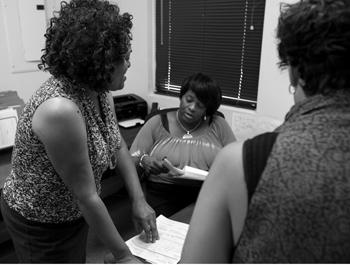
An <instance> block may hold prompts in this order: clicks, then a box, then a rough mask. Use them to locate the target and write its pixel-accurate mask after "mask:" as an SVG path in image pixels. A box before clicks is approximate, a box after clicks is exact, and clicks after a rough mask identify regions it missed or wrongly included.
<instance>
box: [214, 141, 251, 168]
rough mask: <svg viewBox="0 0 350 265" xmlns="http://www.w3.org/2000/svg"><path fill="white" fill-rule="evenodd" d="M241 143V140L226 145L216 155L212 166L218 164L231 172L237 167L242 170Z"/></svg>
mask: <svg viewBox="0 0 350 265" xmlns="http://www.w3.org/2000/svg"><path fill="white" fill-rule="evenodd" d="M243 144H244V142H242V141H236V142H232V143H230V144H228V145H226V146H225V147H224V148H223V149H221V151H220V152H219V153H218V155H217V156H216V158H215V160H214V164H213V166H219V167H221V168H225V169H226V170H228V171H231V172H236V171H237V169H242V170H243V162H242V149H243ZM232 170H234V171H232Z"/></svg>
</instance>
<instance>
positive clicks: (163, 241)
mask: <svg viewBox="0 0 350 265" xmlns="http://www.w3.org/2000/svg"><path fill="white" fill-rule="evenodd" d="M188 227H189V225H188V224H185V223H181V222H177V221H173V220H170V219H168V218H166V217H164V216H163V215H160V216H158V218H157V228H158V232H159V236H160V239H159V240H157V241H156V242H155V243H146V242H145V234H144V232H142V233H141V234H139V235H137V236H135V237H133V238H131V239H129V240H128V241H126V244H127V246H128V247H129V248H130V250H131V252H132V254H133V255H135V256H138V257H140V258H143V259H145V260H146V261H148V262H150V263H155V264H159V263H160V264H176V263H178V262H179V261H180V258H181V252H182V247H183V244H184V242H185V238H186V235H187V231H188Z"/></svg>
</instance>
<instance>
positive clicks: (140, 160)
mask: <svg viewBox="0 0 350 265" xmlns="http://www.w3.org/2000/svg"><path fill="white" fill-rule="evenodd" d="M145 156H148V155H147V154H143V155H142V156H141V157H140V159H139V165H140V167H141V168H143V169H145V168H144V167H143V165H142V163H141V162H142V159H143V158H144V157H145Z"/></svg>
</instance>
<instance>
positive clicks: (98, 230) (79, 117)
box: [1, 0, 158, 263]
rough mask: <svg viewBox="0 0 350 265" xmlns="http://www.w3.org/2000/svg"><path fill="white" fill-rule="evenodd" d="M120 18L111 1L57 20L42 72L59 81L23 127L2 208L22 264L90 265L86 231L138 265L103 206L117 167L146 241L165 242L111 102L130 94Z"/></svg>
mask: <svg viewBox="0 0 350 265" xmlns="http://www.w3.org/2000/svg"><path fill="white" fill-rule="evenodd" d="M119 12H120V11H119V7H118V6H117V5H116V4H110V3H109V2H108V1H105V0H72V1H70V3H68V4H67V3H65V2H62V4H61V10H60V11H59V12H58V15H57V17H54V18H52V19H51V23H50V27H49V28H48V30H47V32H46V35H45V36H46V46H45V49H44V54H43V56H42V58H41V59H42V64H41V65H40V68H41V69H43V70H45V71H49V72H50V73H51V74H52V77H50V78H49V79H48V80H47V81H46V82H45V83H44V84H43V85H42V86H41V87H40V88H39V89H38V90H37V91H36V92H35V93H34V95H33V96H32V97H31V99H30V100H29V102H28V103H27V104H26V106H25V108H24V110H23V113H22V115H21V117H20V120H19V122H18V127H17V132H16V138H15V145H14V148H13V156H12V165H13V169H12V171H11V174H10V175H9V176H8V177H7V179H6V181H5V185H4V188H3V196H2V198H1V211H2V214H3V216H4V220H5V223H6V226H7V228H8V231H9V233H10V235H11V237H12V239H13V242H14V246H15V249H16V252H17V256H18V258H19V262H20V263H85V258H86V257H85V256H86V255H85V251H86V240H87V234H88V229H89V227H90V228H91V229H92V231H93V232H94V233H95V234H96V235H97V236H98V238H99V239H100V240H101V241H102V243H103V244H104V245H105V246H106V247H107V248H108V249H109V250H110V251H111V253H112V254H113V255H114V258H115V260H116V261H117V262H120V263H138V262H139V260H138V259H136V258H135V257H134V256H133V255H132V254H131V252H130V250H129V248H128V247H127V246H126V244H125V243H124V241H123V239H122V237H121V236H120V234H119V233H118V231H117V230H116V228H115V225H114V223H113V221H112V220H111V218H110V216H109V214H108V211H107V209H106V207H105V205H104V203H103V201H102V200H101V198H100V197H99V194H100V193H101V183H100V181H101V177H102V174H103V173H104V172H105V171H106V169H107V167H108V166H109V165H110V163H111V164H113V165H116V169H117V172H118V174H119V175H121V176H122V177H123V180H124V183H125V185H126V188H127V189H128V192H129V195H130V197H131V201H132V209H133V220H134V224H135V225H136V226H137V228H139V229H138V230H139V232H141V231H140V230H141V229H144V230H145V231H146V236H147V241H152V242H154V241H155V239H156V238H157V237H158V232H157V228H156V223H155V222H156V220H155V213H154V210H153V209H152V208H151V207H150V206H149V205H148V204H147V203H146V201H145V198H144V196H143V193H142V190H141V187H140V183H139V179H138V176H137V171H136V169H135V166H134V164H133V161H132V159H131V156H130V153H129V151H128V148H127V146H126V144H125V142H124V140H123V138H122V136H121V135H120V132H119V128H118V125H117V120H116V116H115V111H114V108H113V98H112V95H111V92H110V91H116V90H120V89H123V87H124V82H125V80H126V77H125V73H126V71H127V70H128V68H129V67H130V53H131V31H130V30H131V27H132V22H131V20H132V16H131V15H129V14H128V13H125V14H120V13H119Z"/></svg>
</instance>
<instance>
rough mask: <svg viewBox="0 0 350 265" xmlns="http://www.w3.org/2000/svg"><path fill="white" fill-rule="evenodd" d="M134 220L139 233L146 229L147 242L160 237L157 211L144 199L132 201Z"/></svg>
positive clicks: (154, 240)
mask: <svg viewBox="0 0 350 265" xmlns="http://www.w3.org/2000/svg"><path fill="white" fill-rule="evenodd" d="M132 221H133V223H134V226H135V228H136V231H137V232H138V233H141V232H142V231H143V230H144V231H145V235H146V242H147V243H149V242H152V243H155V242H156V240H158V239H159V234H158V229H157V220H156V213H155V211H154V210H153V209H152V208H151V206H149V205H148V203H147V202H146V201H145V200H144V199H142V200H138V201H134V202H132Z"/></svg>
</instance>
